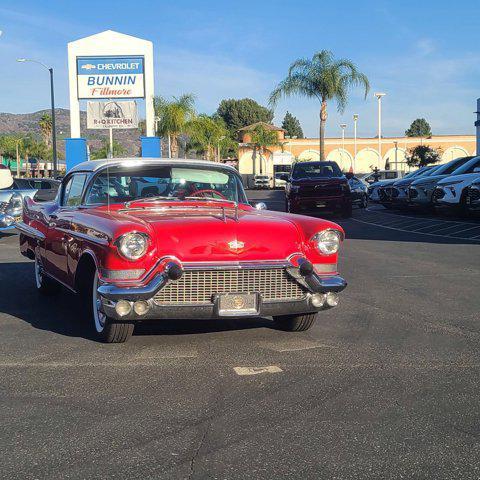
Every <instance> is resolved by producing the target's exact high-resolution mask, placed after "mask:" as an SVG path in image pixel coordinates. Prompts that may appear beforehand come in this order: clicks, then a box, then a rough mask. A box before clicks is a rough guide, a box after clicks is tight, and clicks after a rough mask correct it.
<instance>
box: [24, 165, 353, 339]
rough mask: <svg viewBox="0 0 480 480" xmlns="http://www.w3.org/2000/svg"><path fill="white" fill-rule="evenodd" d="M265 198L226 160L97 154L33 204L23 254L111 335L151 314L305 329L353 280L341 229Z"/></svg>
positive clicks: (49, 286) (98, 329)
mask: <svg viewBox="0 0 480 480" xmlns="http://www.w3.org/2000/svg"><path fill="white" fill-rule="evenodd" d="M145 181H148V182H149V183H150V186H149V189H150V190H148V192H146V193H147V194H148V195H147V196H144V195H145V188H144V186H143V184H144V182H145ZM139 185H141V186H142V189H143V193H139V192H140V189H139V188H138V187H139ZM155 189H156V196H151V195H152V194H153V193H154V190H155ZM260 206H261V205H259V206H257V207H258V208H255V207H254V206H251V205H250V204H249V202H248V200H247V197H246V195H245V192H244V190H243V187H242V182H241V177H240V175H239V174H238V172H237V171H236V170H235V169H234V168H233V167H230V166H228V165H224V164H215V163H213V162H205V161H194V160H181V159H175V160H169V159H168V160H161V159H143V160H139V159H122V160H119V159H115V160H95V161H89V162H85V163H81V164H79V165H77V166H75V167H74V168H73V169H71V170H70V172H69V173H68V174H67V175H66V177H65V178H64V180H63V181H62V185H61V187H60V191H59V195H58V196H57V198H56V199H55V200H54V201H52V202H44V203H37V202H35V201H34V200H32V199H30V198H27V199H26V200H25V206H24V213H23V221H22V222H20V223H19V224H18V225H17V228H18V229H19V230H20V232H21V235H20V250H21V253H22V254H23V255H25V256H26V257H28V258H30V259H32V260H35V284H36V287H37V289H38V291H39V292H40V293H42V294H46V295H51V294H54V293H57V292H58V290H59V286H60V285H64V286H65V287H66V288H68V289H70V290H72V291H74V292H77V293H79V294H80V295H83V296H84V301H83V302H82V304H83V305H84V306H85V307H86V310H87V312H86V318H87V319H88V322H89V324H90V326H91V329H92V331H93V333H94V334H95V335H96V336H97V337H98V338H99V339H101V340H103V341H105V342H124V341H125V340H127V338H128V337H130V335H131V334H132V332H133V329H134V325H135V323H136V322H138V321H140V320H143V319H177V318H181V319H183V318H187V319H188V318H190V319H205V318H206V319H213V318H220V319H223V318H229V317H257V316H272V317H273V320H274V322H275V325H276V326H277V327H278V328H280V329H284V330H288V331H301V330H307V329H308V328H310V327H311V326H312V325H313V323H314V321H315V319H316V316H317V313H318V312H320V311H321V310H323V309H327V308H331V307H334V306H336V305H337V303H338V301H339V296H338V294H339V292H341V291H342V290H343V289H344V288H345V286H346V282H345V280H344V279H343V278H342V277H341V276H339V274H338V271H337V256H338V250H339V247H340V245H341V242H342V240H343V237H344V232H343V230H342V228H341V227H340V226H338V225H337V224H335V223H333V222H329V221H326V220H322V219H317V218H312V217H306V216H294V215H289V214H287V213H284V212H273V211H266V210H260V209H259V207H260ZM52 308H54V307H53V304H52Z"/></svg>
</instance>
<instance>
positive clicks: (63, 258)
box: [44, 172, 87, 286]
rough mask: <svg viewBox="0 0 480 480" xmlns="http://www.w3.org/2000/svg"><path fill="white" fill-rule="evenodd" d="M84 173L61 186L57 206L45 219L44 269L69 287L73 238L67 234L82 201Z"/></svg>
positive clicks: (85, 178) (70, 178) (85, 175)
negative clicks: (70, 254) (69, 264)
mask: <svg viewBox="0 0 480 480" xmlns="http://www.w3.org/2000/svg"><path fill="white" fill-rule="evenodd" d="M86 180H87V174H86V173H81V172H79V173H75V174H73V175H71V176H69V177H67V178H66V179H65V181H64V183H63V184H62V191H61V194H60V198H59V204H58V207H57V208H56V209H53V210H52V211H51V212H50V213H49V216H48V218H47V221H48V233H47V238H46V242H45V255H44V268H45V269H46V271H47V272H48V273H49V274H50V275H52V276H53V277H54V278H56V279H57V280H59V281H60V282H62V283H63V284H65V285H69V286H71V279H70V278H69V273H68V268H67V254H68V248H69V244H70V243H71V242H72V240H73V238H72V236H71V235H70V234H69V232H70V229H71V223H72V217H73V215H74V214H75V212H76V211H77V209H78V206H79V205H80V203H81V201H82V195H83V189H84V186H85V182H86Z"/></svg>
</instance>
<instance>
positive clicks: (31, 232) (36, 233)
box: [12, 222, 45, 242]
mask: <svg viewBox="0 0 480 480" xmlns="http://www.w3.org/2000/svg"><path fill="white" fill-rule="evenodd" d="M12 227H16V228H18V230H20V231H21V232H22V233H23V234H25V235H27V236H29V237H33V238H36V239H37V240H40V241H42V242H43V241H44V240H45V235H44V234H43V233H42V232H41V231H40V230H37V229H36V228H33V227H31V226H30V225H27V224H26V223H23V222H18V223H15V224H13V225H12Z"/></svg>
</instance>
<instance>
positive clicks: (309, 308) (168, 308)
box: [98, 260, 347, 321]
mask: <svg viewBox="0 0 480 480" xmlns="http://www.w3.org/2000/svg"><path fill="white" fill-rule="evenodd" d="M179 268H180V267H179V266H178V265H177V264H174V263H172V264H169V265H167V268H166V269H165V271H164V272H162V273H158V274H157V275H155V276H154V277H153V278H152V279H151V280H150V282H148V283H147V284H146V285H143V286H132V287H120V286H116V285H112V284H104V285H101V286H99V287H98V293H99V294H100V296H101V297H102V304H103V309H104V311H105V313H106V314H107V316H109V317H111V318H114V319H117V320H122V321H132V320H142V319H169V318H170V319H175V318H182V319H188V318H192V319H193V318H199V319H202V318H203V319H208V318H220V317H221V318H224V317H223V316H220V315H218V309H217V301H216V300H215V299H213V301H212V303H209V304H205V303H196V304H195V303H192V304H176V305H171V304H167V305H161V304H158V303H156V302H155V301H154V297H155V295H156V294H157V293H158V292H159V291H160V290H161V289H162V288H164V287H165V286H166V285H167V284H168V283H169V282H170V281H174V280H176V279H178V278H180V277H179V275H180V276H181V273H182V272H181V271H179ZM286 271H287V272H288V274H289V275H290V276H291V277H292V278H294V279H295V281H297V282H298V283H299V284H300V285H301V286H302V287H303V288H304V289H305V290H306V295H305V296H304V297H303V298H301V299H293V300H283V299H282V300H270V301H263V300H262V299H261V298H260V300H259V305H258V312H257V313H256V314H255V315H256V316H276V315H289V314H302V313H310V312H317V311H320V310H324V309H327V308H331V307H329V306H328V305H327V303H325V302H324V304H323V305H322V306H314V305H313V299H314V297H317V298H318V297H319V296H320V297H321V298H324V299H325V298H326V295H327V294H328V293H329V292H331V293H332V294H337V293H339V292H341V291H342V290H344V289H345V287H346V286H347V282H346V281H345V280H344V279H343V278H342V277H340V276H339V275H318V274H317V273H316V272H315V271H314V270H313V265H312V264H311V263H310V262H308V261H306V260H303V261H301V262H299V265H298V266H288V267H286ZM260 297H261V296H260ZM120 300H126V301H128V302H130V303H132V304H133V302H136V301H141V300H143V301H146V302H147V303H148V305H149V310H148V312H147V313H145V314H143V315H137V314H135V312H134V310H133V309H132V311H131V312H130V313H129V314H128V315H125V316H122V317H119V316H118V314H117V312H116V310H115V305H116V302H118V301H120ZM241 316H243V315H241V314H240V315H239V317H241Z"/></svg>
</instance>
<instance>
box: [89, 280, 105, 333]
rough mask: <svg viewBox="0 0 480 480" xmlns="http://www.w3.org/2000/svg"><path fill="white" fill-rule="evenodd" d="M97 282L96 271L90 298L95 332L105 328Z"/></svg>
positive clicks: (100, 331)
mask: <svg viewBox="0 0 480 480" xmlns="http://www.w3.org/2000/svg"><path fill="white" fill-rule="evenodd" d="M98 284H99V280H98V273H97V272H95V277H94V280H93V291H92V299H93V305H92V307H93V320H94V322H95V330H96V331H97V333H102V332H103V330H104V329H105V324H106V322H107V316H106V315H105V313H104V312H103V311H102V299H101V297H100V294H99V293H98V291H97V288H98Z"/></svg>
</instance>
